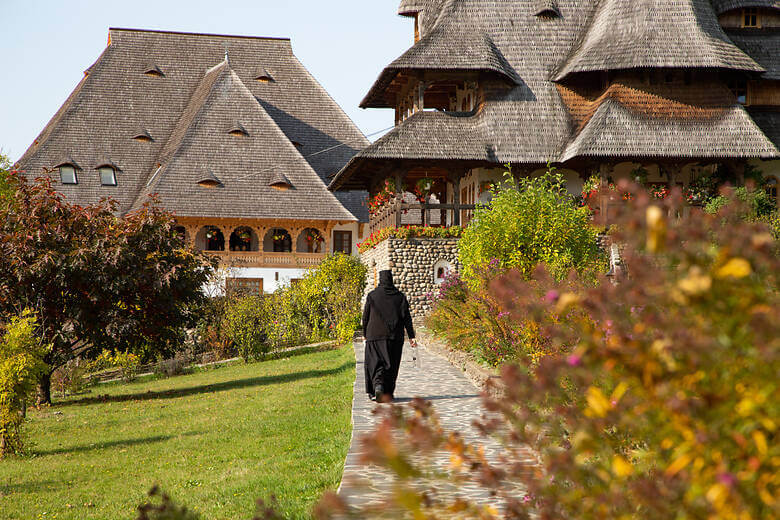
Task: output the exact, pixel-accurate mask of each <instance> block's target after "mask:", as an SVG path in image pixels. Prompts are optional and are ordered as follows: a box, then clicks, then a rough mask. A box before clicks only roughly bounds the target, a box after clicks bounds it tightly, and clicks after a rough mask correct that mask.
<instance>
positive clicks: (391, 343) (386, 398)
mask: <svg viewBox="0 0 780 520" xmlns="http://www.w3.org/2000/svg"><path fill="white" fill-rule="evenodd" d="M404 329H406V333H407V334H408V335H409V343H410V344H411V345H412V347H413V348H416V347H417V340H416V339H414V336H415V334H414V326H413V325H412V315H411V313H410V312H409V301H408V300H407V299H406V296H404V293H402V292H401V291H399V290H398V289H397V288H396V287H395V285H394V284H393V273H392V272H391V271H380V272H379V286H378V287H377V288H376V289H374V290H373V291H371V292H370V293H368V296H367V297H366V306H365V308H364V309H363V337H364V338H365V339H366V357H365V365H364V366H365V376H366V391H367V392H368V396H369V398H371V400H376V401H377V402H380V403H382V402H390V401H392V400H393V394H394V392H395V382H396V379H398V370H399V369H400V368H401V354H402V353H403V347H404Z"/></svg>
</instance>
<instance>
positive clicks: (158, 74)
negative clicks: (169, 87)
mask: <svg viewBox="0 0 780 520" xmlns="http://www.w3.org/2000/svg"><path fill="white" fill-rule="evenodd" d="M144 75H146V76H152V77H154V78H162V77H163V76H165V74H163V71H162V69H161V68H160V67H159V66H157V65H155V64H154V63H150V64H149V65H147V66H146V67H144Z"/></svg>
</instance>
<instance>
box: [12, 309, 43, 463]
mask: <svg viewBox="0 0 780 520" xmlns="http://www.w3.org/2000/svg"><path fill="white" fill-rule="evenodd" d="M36 326H37V320H36V318H35V316H34V315H33V314H32V313H30V312H24V313H23V314H22V315H21V316H20V317H14V318H11V320H10V322H9V323H8V324H7V325H6V327H5V331H4V333H3V336H2V339H0V457H3V456H4V455H7V454H9V453H18V452H19V451H20V450H21V449H22V439H21V435H20V433H19V429H20V428H21V425H22V422H23V421H24V411H25V409H26V399H27V397H28V396H29V395H30V393H31V392H32V391H33V389H34V388H35V385H36V383H37V381H38V377H39V376H40V374H42V373H43V372H45V371H46V370H48V367H47V366H46V364H45V363H44V362H43V358H44V356H45V355H46V354H47V353H48V352H49V350H50V347H48V346H46V345H43V344H42V343H41V341H40V340H39V338H38V337H37V336H36V334H35V329H36Z"/></svg>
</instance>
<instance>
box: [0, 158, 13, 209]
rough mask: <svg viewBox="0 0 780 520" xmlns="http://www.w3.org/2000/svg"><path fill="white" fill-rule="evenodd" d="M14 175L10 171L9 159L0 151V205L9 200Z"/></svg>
mask: <svg viewBox="0 0 780 520" xmlns="http://www.w3.org/2000/svg"><path fill="white" fill-rule="evenodd" d="M14 189H15V188H14V177H13V176H12V172H11V160H10V159H9V158H8V156H7V155H3V154H2V153H0V206H3V205H5V204H6V203H7V201H8V200H10V198H11V196H12V194H13V192H14Z"/></svg>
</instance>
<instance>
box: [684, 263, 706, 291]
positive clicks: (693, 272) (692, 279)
mask: <svg viewBox="0 0 780 520" xmlns="http://www.w3.org/2000/svg"><path fill="white" fill-rule="evenodd" d="M677 287H679V288H680V290H681V291H683V292H684V293H686V294H689V295H691V296H696V295H697V294H702V293H704V292H707V291H709V290H710V288H711V287H712V278H710V277H709V276H708V275H706V274H704V272H702V270H701V268H700V267H699V266H697V265H694V266H693V267H691V268H690V269H689V270H688V276H686V277H685V278H683V279H682V280H680V281H678V282H677Z"/></svg>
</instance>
